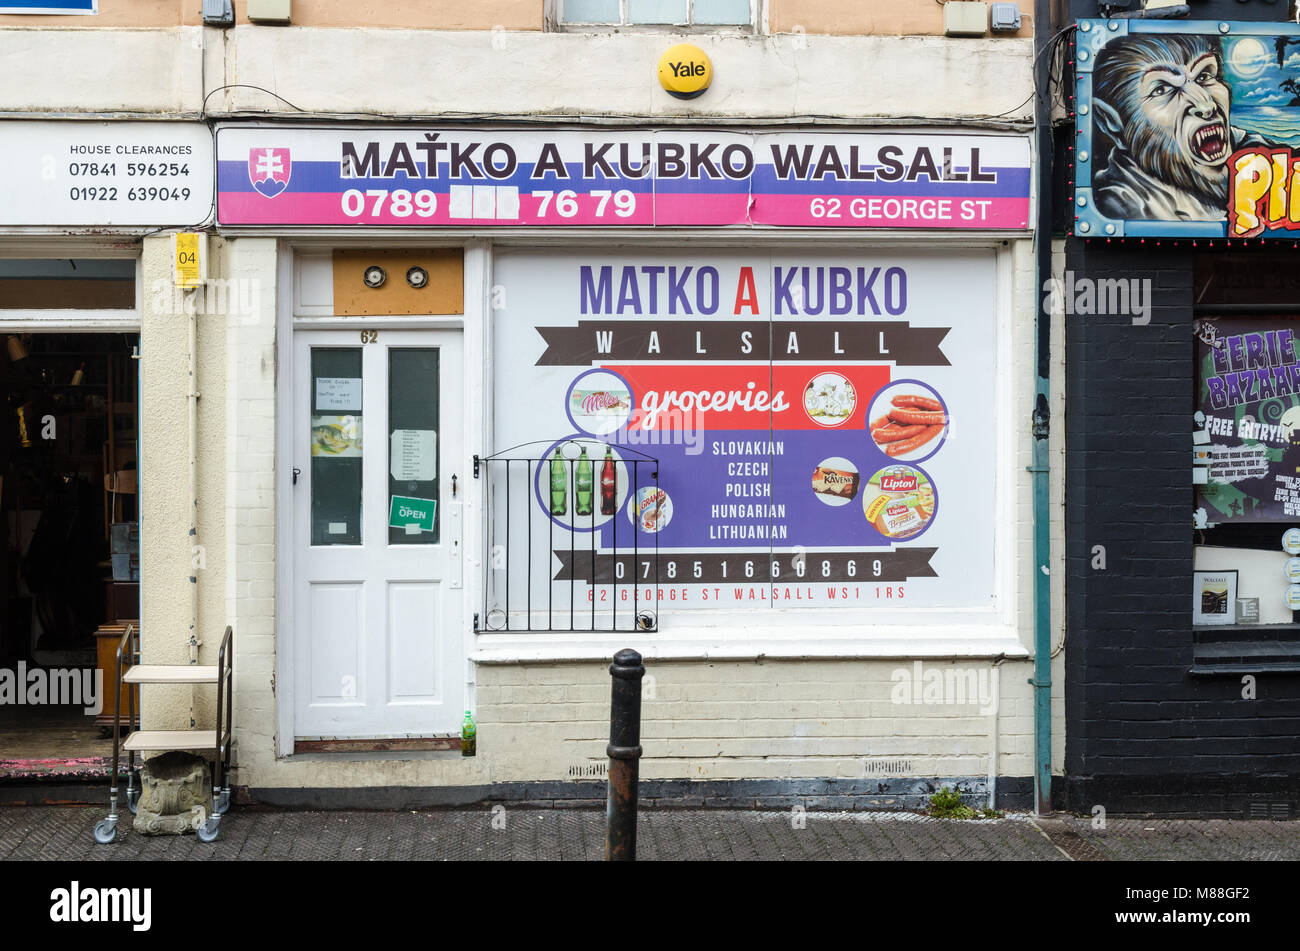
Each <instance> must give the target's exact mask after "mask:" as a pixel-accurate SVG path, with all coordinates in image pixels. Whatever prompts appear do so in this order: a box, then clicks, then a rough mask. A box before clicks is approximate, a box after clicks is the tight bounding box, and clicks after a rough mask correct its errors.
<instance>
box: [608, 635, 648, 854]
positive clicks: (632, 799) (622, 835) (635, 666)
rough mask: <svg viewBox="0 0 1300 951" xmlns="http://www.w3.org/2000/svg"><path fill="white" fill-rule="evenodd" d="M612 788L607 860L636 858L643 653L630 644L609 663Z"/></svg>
mask: <svg viewBox="0 0 1300 951" xmlns="http://www.w3.org/2000/svg"><path fill="white" fill-rule="evenodd" d="M609 673H610V676H611V677H612V678H613V691H612V695H611V698H610V705H609V748H608V750H607V752H608V754H609V784H608V785H609V792H608V795H607V797H606V800H605V861H607V862H635V861H636V805H637V776H638V772H639V767H640V764H639V763H638V762H637V761H638V760H639V759H640V758H641V678H642V677H644V676H645V667H644V666H643V665H642V664H641V655H640V654H638V653H637V652H636V651H634V650H632V649H630V648H628V649H625V650H621V651H619V652H618V653H617V654H615V655H614V663H612V664H610V665H609Z"/></svg>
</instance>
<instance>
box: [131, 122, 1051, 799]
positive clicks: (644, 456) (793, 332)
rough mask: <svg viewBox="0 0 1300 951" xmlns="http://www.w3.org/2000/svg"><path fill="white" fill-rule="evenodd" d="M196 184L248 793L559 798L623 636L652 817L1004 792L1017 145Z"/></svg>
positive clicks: (301, 132) (335, 173)
mask: <svg viewBox="0 0 1300 951" xmlns="http://www.w3.org/2000/svg"><path fill="white" fill-rule="evenodd" d="M217 153H218V154H217V158H218V176H217V182H218V204H217V209H218V230H219V232H220V244H221V247H222V250H221V255H222V256H223V259H224V261H225V263H224V265H223V266H224V267H225V273H226V275H227V276H228V277H230V278H232V279H235V280H250V281H255V282H258V284H259V286H260V287H262V288H263V289H264V290H265V289H268V288H272V287H273V288H274V293H272V294H266V293H264V294H262V295H261V298H260V300H261V304H260V305H259V307H257V308H256V309H255V310H254V312H252V313H250V314H248V315H246V316H245V317H244V318H243V319H240V320H238V321H231V322H230V325H229V329H228V335H227V339H226V341H225V344H224V346H225V352H226V358H225V365H226V368H227V369H226V376H225V382H224V389H225V400H226V406H227V408H228V409H227V411H226V412H225V414H224V418H223V419H221V420H220V421H219V426H220V428H221V430H222V431H221V432H220V433H218V434H216V435H215V436H214V438H217V439H223V440H224V441H225V443H226V445H228V446H231V447H236V448H238V449H240V450H241V452H240V454H239V455H238V456H233V455H232V456H230V457H229V458H228V459H227V460H226V461H225V464H224V466H223V471H222V472H220V473H215V472H214V473H211V474H210V477H211V478H212V479H214V480H218V481H221V482H222V483H223V485H224V490H223V491H224V502H223V508H224V511H223V513H222V515H221V519H222V520H223V524H222V527H221V532H222V534H223V537H224V538H225V540H226V552H225V556H224V561H223V563H222V564H223V568H222V571H223V572H224V576H225V578H224V580H225V590H226V592H227V594H228V598H227V600H226V605H227V607H228V610H229V612H230V621H231V623H232V624H233V625H234V627H235V630H236V636H237V638H238V639H239V643H240V657H241V668H240V670H239V672H238V678H239V679H238V680H237V685H236V713H237V718H236V750H237V754H236V760H237V767H238V770H239V775H238V777H237V780H238V782H239V784H240V785H241V786H244V787H246V788H247V789H248V790H249V792H250V794H251V795H252V796H253V797H254V798H260V799H262V800H265V801H269V802H284V803H290V802H299V803H301V802H349V801H353V799H354V798H355V797H356V796H362V797H363V798H365V799H366V801H372V802H373V801H383V802H391V803H414V802H430V801H465V800H472V799H481V798H485V797H491V796H527V797H532V798H537V797H542V798H575V797H576V798H583V796H587V795H594V794H590V786H589V782H588V781H589V780H590V779H592V778H598V777H599V776H600V771H601V768H602V766H603V762H604V739H603V738H602V734H603V732H604V728H605V727H604V724H603V723H602V721H603V720H604V719H605V718H606V717H607V715H608V711H607V699H608V675H607V672H606V669H605V668H606V665H607V664H608V660H609V658H610V657H611V656H612V655H613V653H614V652H615V651H616V650H618V649H620V648H622V647H626V646H632V647H635V648H637V649H638V650H640V651H641V652H642V653H643V655H644V656H645V657H646V658H647V662H648V664H649V665H650V666H649V671H650V673H649V676H648V678H647V682H648V686H647V691H646V695H645V726H644V732H643V736H645V737H646V759H644V760H643V764H642V776H643V777H644V779H645V781H646V782H647V783H649V784H650V785H649V787H648V788H649V789H650V795H652V796H658V795H695V794H698V790H700V789H702V788H704V787H699V786H697V787H694V789H695V790H696V791H695V792H692V791H691V790H690V789H687V788H685V787H682V788H681V789H679V788H678V785H675V784H681V783H682V782H689V781H696V782H699V781H709V782H711V783H712V784H713V785H711V786H710V787H709V789H710V790H711V792H710V795H711V796H714V797H720V798H724V799H728V798H730V799H744V798H745V797H746V796H749V797H750V799H752V798H753V796H754V795H756V794H761V795H771V796H783V795H805V794H807V792H808V790H810V789H812V788H813V787H814V786H816V787H817V788H818V789H820V790H821V791H822V792H823V793H829V794H837V795H838V794H843V795H850V796H856V795H870V796H874V797H877V798H879V799H880V800H881V802H883V803H885V804H894V805H899V804H904V803H910V802H911V801H912V799H915V798H916V797H918V796H921V795H923V794H925V791H926V789H927V788H928V787H929V786H932V785H933V784H934V783H936V782H940V781H942V782H946V783H948V784H950V785H953V784H956V785H959V786H960V787H961V788H962V789H963V790H964V791H966V792H968V793H972V794H976V793H978V794H980V795H984V794H987V795H988V796H989V798H990V799H992V798H993V797H994V795H995V794H994V789H993V787H995V786H997V787H998V792H997V794H996V795H997V797H998V800H999V801H1027V799H1028V795H1029V794H1028V788H1029V784H1030V780H1029V777H1030V776H1031V775H1032V773H1033V763H1032V745H1031V737H1032V733H1033V725H1032V724H1033V719H1032V711H1031V706H1030V701H1029V696H1030V688H1029V687H1028V685H1027V684H1026V679H1027V672H1028V670H1029V666H1030V665H1029V662H1028V660H1027V658H1028V656H1029V653H1030V651H1029V649H1028V645H1030V644H1032V631H1033V628H1032V618H1031V613H1032V612H1031V611H1030V610H1028V605H1029V604H1030V603H1031V596H1030V589H1031V585H1032V578H1031V575H1030V573H1029V571H1028V569H1027V568H1026V567H1025V566H1026V565H1028V564H1029V558H1028V556H1027V554H1026V552H1027V551H1028V548H1029V546H1030V542H1031V525H1032V521H1031V515H1030V504H1029V496H1030V487H1029V474H1028V473H1027V472H1025V457H1026V454H1027V453H1028V445H1027V444H1028V439H1029V435H1028V431H1027V430H1028V426H1027V420H1022V418H1023V417H1024V416H1025V414H1024V413H1021V412H1017V410H1016V407H1017V406H1027V405H1030V404H1031V403H1032V398H1031V397H1029V396H1027V395H1026V394H1027V393H1032V384H1033V380H1032V378H1031V370H1032V353H1033V334H1032V327H1033V320H1032V317H1031V316H1030V315H1031V314H1032V312H1033V306H1034V293H1033V284H1034V278H1033V260H1032V241H1031V240H1030V238H1029V231H1030V224H1029V222H1030V218H1029V214H1030V198H1029V196H1030V184H1029V182H1030V159H1029V140H1028V139H1027V138H1025V137H1023V136H1020V135H1014V134H994V133H988V134H975V135H971V134H961V133H955V132H951V131H946V130H935V131H909V132H871V133H864V132H849V131H845V132H828V131H824V130H818V131H816V132H808V131H780V132H771V133H766V132H765V133H758V134H739V133H735V132H729V131H717V130H708V129H653V130H652V129H643V130H626V129H612V128H572V129H551V130H537V129H530V130H524V129H504V128H488V127H482V128H471V129H446V128H441V127H439V128H424V127H420V128H414V127H386V128H349V127H341V126H333V127H302V126H291V125H285V124H282V125H277V126H268V125H242V124H229V125H223V126H221V127H220V128H219V129H218V132H217ZM270 302H273V304H274V306H271V303H270ZM1018 421H1021V422H1023V423H1024V424H1023V425H1021V422H1018ZM149 478H150V477H149V476H148V475H146V481H148V479H149ZM155 481H158V480H155ZM148 489H149V486H148V485H146V490H148ZM158 491H160V492H166V491H167V489H166V487H165V486H161V485H160V486H159V488H158ZM164 504H165V503H164ZM201 517H202V516H201ZM211 557H212V554H211V552H209V559H210V560H209V563H210V564H211ZM201 583H202V582H201ZM156 611H157V614H156V615H155V614H151V613H150V612H149V611H148V610H147V611H146V619H145V620H146V625H150V624H153V623H160V624H165V623H167V621H168V618H169V617H170V616H171V615H170V614H169V612H171V613H175V609H174V606H168V605H166V604H164V603H161V602H160V603H159V604H158V605H157V608H156ZM1004 665H1006V667H1007V671H1008V672H1007V674H1006V676H1002V667H1003V666H1004ZM1013 670H1014V671H1015V673H1010V671H1013ZM1021 674H1024V675H1025V676H1021ZM957 694H960V695H959V696H958V695H957ZM466 710H470V711H472V713H473V715H474V716H475V718H476V720H477V723H478V749H477V755H476V756H475V757H474V758H473V759H469V758H467V757H462V756H460V755H458V752H457V749H458V746H459V743H458V736H459V732H458V731H459V725H460V723H461V720H462V718H463V717H464V715H465V712H466ZM999 777H1001V779H1000V780H999ZM827 781H829V784H828V783H827ZM999 783H1000V785H999ZM818 784H821V785H818ZM759 786H762V787H763V789H765V790H766V792H761V793H756V792H755V790H758V789H759ZM352 788H356V789H359V790H367V791H366V792H358V793H355V794H353V795H352V798H349V794H348V793H347V790H348V789H352ZM381 789H382V790H385V791H384V792H379V791H377V790H381ZM584 790H586V792H584ZM909 797H911V798H909Z"/></svg>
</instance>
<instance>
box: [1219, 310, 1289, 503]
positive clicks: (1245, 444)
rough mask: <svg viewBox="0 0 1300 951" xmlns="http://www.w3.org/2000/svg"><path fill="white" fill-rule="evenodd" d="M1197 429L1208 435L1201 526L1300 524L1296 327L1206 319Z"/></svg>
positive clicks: (1286, 322) (1275, 321)
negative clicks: (1296, 432)
mask: <svg viewBox="0 0 1300 951" xmlns="http://www.w3.org/2000/svg"><path fill="white" fill-rule="evenodd" d="M1194 329H1195V333H1196V356H1197V365H1198V367H1199V381H1198V398H1197V412H1196V417H1195V419H1194V422H1195V424H1196V427H1197V429H1199V430H1202V431H1203V432H1204V433H1205V437H1204V438H1205V440H1206V442H1204V443H1202V444H1201V447H1200V448H1201V451H1202V453H1203V458H1204V461H1205V462H1206V463H1208V471H1207V472H1206V482H1205V484H1204V485H1201V486H1197V493H1196V494H1197V498H1196V504H1197V506H1198V507H1199V508H1200V509H1201V511H1200V512H1199V513H1197V524H1202V523H1204V524H1207V525H1212V524H1217V523H1220V522H1274V521H1285V522H1294V521H1295V520H1296V519H1297V518H1300V442H1297V441H1296V439H1295V438H1294V433H1295V431H1296V429H1297V428H1300V355H1298V354H1297V352H1296V343H1297V341H1296V339H1295V337H1294V335H1293V332H1294V322H1292V321H1289V320H1280V319H1276V318H1273V319H1249V318H1227V319H1201V320H1198V321H1196V322H1195V327H1194Z"/></svg>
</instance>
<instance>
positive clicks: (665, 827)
mask: <svg viewBox="0 0 1300 951" xmlns="http://www.w3.org/2000/svg"><path fill="white" fill-rule="evenodd" d="M105 815H106V809H105V807H103V806H4V807H0V860H15V861H23V860H26V861H77V862H93V861H122V860H145V861H153V860H174V859H183V860H188V859H196V860H221V859H230V860H242V861H249V860H254V861H256V860H306V861H314V862H330V861H376V860H412V859H416V860H426V861H427V860H435V861H437V860H446V861H476V860H482V861H512V860H523V861H527V860H564V861H592V860H600V859H603V857H604V841H605V814H604V811H603V810H592V809H558V808H546V809H541V808H536V807H529V806H528V805H526V804H521V805H516V806H511V805H505V806H499V805H498V806H493V807H487V806H485V807H482V808H478V809H447V810H430V811H418V812H364V811H349V812H297V811H287V810H271V809H256V808H248V807H244V808H238V807H237V808H235V809H234V810H232V811H231V812H230V813H229V814H227V815H226V816H225V817H223V818H222V820H221V834H220V837H219V838H218V839H217V841H216V842H213V843H210V844H209V843H203V842H200V841H198V840H197V839H196V838H195V837H194V836H193V835H185V836H152V837H151V836H144V835H140V834H138V833H136V832H134V831H133V830H132V829H131V825H130V823H131V816H130V815H129V814H126V815H125V816H124V817H123V819H122V820H121V822H120V825H119V828H118V837H117V841H116V842H113V843H112V844H109V845H97V844H96V843H95V842H94V840H93V839H92V837H91V830H92V828H93V827H94V825H95V823H96V822H97V821H98V820H100V819H102V818H104V816H105ZM637 856H638V858H640V859H643V860H656V859H671V860H688V861H751V860H759V861H763V860H766V861H783V860H809V859H812V860H850V861H897V860H905V861H934V860H940V861H952V860H979V861H990V860H992V861H997V860H1029V861H1044V862H1070V861H1113V860H1146V861H1165V860H1169V861H1188V860H1235V861H1268V860H1290V861H1296V860H1300V822H1282V821H1230V820H1192V819H1179V820H1173V819H1159V820H1152V819H1113V818H1110V819H1108V820H1107V822H1106V826H1105V828H1103V829H1098V828H1094V827H1093V821H1092V819H1091V818H1090V817H1080V816H1070V815H1063V814H1057V815H1055V816H1052V817H1049V818H1036V817H1033V816H1030V815H1027V814H1023V813H1008V814H1007V815H1006V817H1005V818H1001V819H979V820H950V819H932V818H929V817H927V816H922V815H917V814H915V813H908V812H806V813H800V812H796V811H785V812H778V811H735V810H722V809H707V810H695V809H664V808H657V809H647V810H642V811H641V814H640V817H639V822H638V831H637Z"/></svg>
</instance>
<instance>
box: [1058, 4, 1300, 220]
mask: <svg viewBox="0 0 1300 951" xmlns="http://www.w3.org/2000/svg"><path fill="white" fill-rule="evenodd" d="M1075 68H1076V71H1077V77H1078V90H1077V92H1076V103H1077V107H1078V108H1077V110H1076V111H1077V113H1078V116H1077V120H1078V135H1077V137H1076V138H1077V143H1076V149H1075V156H1076V161H1075V165H1076V169H1075V171H1076V173H1077V174H1076V178H1075V216H1076V221H1075V227H1074V231H1075V233H1076V234H1077V235H1079V236H1080V237H1097V238H1109V237H1151V236H1155V237H1174V238H1178V237H1188V238H1192V237H1209V238H1229V239H1232V238H1243V239H1244V238H1291V239H1296V238H1300V151H1298V150H1300V26H1297V25H1296V24H1294V23H1276V22H1273V23H1235V22H1225V21H1192V20H1179V21H1171V20H1127V19H1111V20H1080V21H1079V27H1078V31H1077V60H1076V63H1075Z"/></svg>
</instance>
